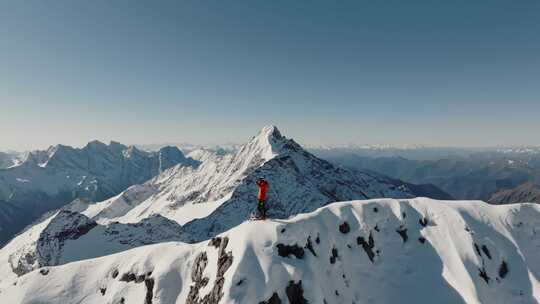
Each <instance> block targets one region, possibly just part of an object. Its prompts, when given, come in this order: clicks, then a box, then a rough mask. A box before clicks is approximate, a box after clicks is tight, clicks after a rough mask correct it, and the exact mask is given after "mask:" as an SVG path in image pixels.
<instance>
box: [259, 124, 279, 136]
mask: <svg viewBox="0 0 540 304" xmlns="http://www.w3.org/2000/svg"><path fill="white" fill-rule="evenodd" d="M257 137H265V138H275V139H282V138H283V136H282V135H281V132H279V130H278V128H277V127H276V126H274V125H270V126H265V127H263V128H262V129H261V131H260V132H259V135H258V136H257Z"/></svg>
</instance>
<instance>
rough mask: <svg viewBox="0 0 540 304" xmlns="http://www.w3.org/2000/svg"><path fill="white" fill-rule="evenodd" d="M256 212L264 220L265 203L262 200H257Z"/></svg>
mask: <svg viewBox="0 0 540 304" xmlns="http://www.w3.org/2000/svg"><path fill="white" fill-rule="evenodd" d="M257 211H259V217H260V218H263V219H264V218H266V202H265V201H264V200H259V203H258V204H257Z"/></svg>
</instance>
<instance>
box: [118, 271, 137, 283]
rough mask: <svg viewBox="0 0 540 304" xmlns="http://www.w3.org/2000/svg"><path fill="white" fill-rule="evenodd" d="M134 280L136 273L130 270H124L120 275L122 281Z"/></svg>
mask: <svg viewBox="0 0 540 304" xmlns="http://www.w3.org/2000/svg"><path fill="white" fill-rule="evenodd" d="M135 280H137V275H135V274H134V273H132V272H126V273H124V274H123V275H122V276H121V277H120V281H122V282H134V281H135Z"/></svg>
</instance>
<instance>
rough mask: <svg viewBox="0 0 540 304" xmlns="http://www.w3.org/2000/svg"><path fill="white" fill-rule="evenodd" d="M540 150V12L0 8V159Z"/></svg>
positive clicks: (474, 4) (528, 3)
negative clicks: (29, 153)
mask: <svg viewBox="0 0 540 304" xmlns="http://www.w3.org/2000/svg"><path fill="white" fill-rule="evenodd" d="M267 124H276V125H278V126H279V127H280V129H282V131H283V133H285V134H286V135H287V136H289V137H294V138H296V139H297V140H298V141H299V142H300V143H307V144H319V143H321V144H325V143H347V142H355V143H388V144H403V143H423V144H432V145H445V146H449V145H450V146H451V145H454V146H455V145H467V146H485V145H504V144H507V145H518V144H540V139H539V137H538V134H539V132H540V1H537V0H534V1H533V0H520V1H510V0H506V1H498V0H494V1H470V0H458V1H433V0H431V1H360V0H358V1H251V0H250V1H204V0H203V1H118V0H115V1H100V0H96V1H79V0H75V1H73V0H69V1H68V0H66V1H19V0H13V1H2V2H1V3H0V148H4V149H5V148H12V149H19V150H21V149H29V148H38V147H44V146H47V145H49V144H56V143H64V144H71V145H81V144H83V143H85V142H87V141H89V140H91V139H100V140H103V141H108V140H111V139H114V140H118V141H121V142H124V143H159V142H183V141H185V142H193V143H211V142H214V143H216V142H230V141H232V142H242V141H244V140H246V139H248V138H249V137H250V136H252V135H254V134H255V133H256V132H257V131H258V129H260V128H261V127H262V126H263V125H267Z"/></svg>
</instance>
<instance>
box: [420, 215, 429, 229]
mask: <svg viewBox="0 0 540 304" xmlns="http://www.w3.org/2000/svg"><path fill="white" fill-rule="evenodd" d="M418 223H420V225H422V227H426V226H427V225H428V223H429V220H428V218H427V217H423V218H421V219H419V220H418Z"/></svg>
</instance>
